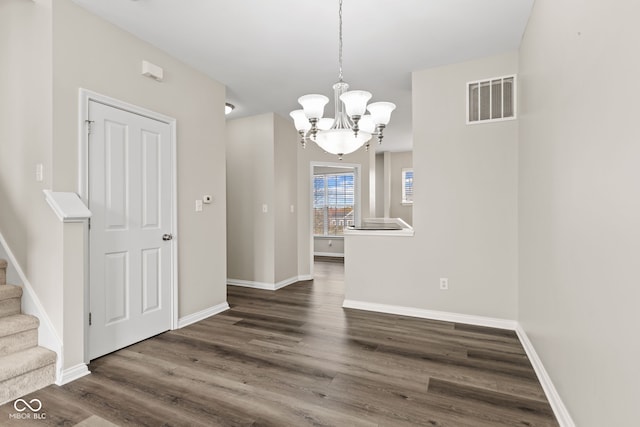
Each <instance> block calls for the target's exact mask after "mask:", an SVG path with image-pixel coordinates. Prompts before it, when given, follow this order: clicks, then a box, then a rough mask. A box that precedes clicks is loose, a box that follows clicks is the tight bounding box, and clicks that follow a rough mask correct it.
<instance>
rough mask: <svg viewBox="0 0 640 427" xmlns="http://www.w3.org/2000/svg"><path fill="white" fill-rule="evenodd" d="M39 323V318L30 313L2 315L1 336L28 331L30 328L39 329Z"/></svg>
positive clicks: (0, 323)
mask: <svg viewBox="0 0 640 427" xmlns="http://www.w3.org/2000/svg"><path fill="white" fill-rule="evenodd" d="M39 325H40V321H39V320H38V318H37V317H35V316H30V315H28V314H14V315H11V316H5V317H0V338H2V337H6V336H9V335H13V334H17V333H18V332H24V331H28V330H29V329H37V328H38V326H39Z"/></svg>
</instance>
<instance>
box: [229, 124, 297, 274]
mask: <svg viewBox="0 0 640 427" xmlns="http://www.w3.org/2000/svg"><path fill="white" fill-rule="evenodd" d="M296 139H297V133H296V131H295V129H294V128H293V127H292V126H290V124H289V122H288V120H285V119H283V118H282V117H280V116H278V115H277V114H273V113H267V114H262V115H259V116H252V117H244V118H240V119H235V120H229V121H227V171H228V175H227V176H228V180H227V189H228V191H227V212H228V222H227V230H228V242H227V248H228V259H227V265H228V275H229V276H228V277H229V278H230V279H234V280H242V281H248V282H258V283H267V284H275V283H278V282H281V281H285V280H288V279H296V278H297V277H298V258H297V257H298V247H297V243H298V240H297V229H298V228H297V227H298V224H297V217H298V212H297V204H298V203H297V183H296V174H297V165H296V158H297V153H296V149H297V147H296ZM265 204H266V205H267V213H264V212H263V211H262V206H263V205H265ZM292 205H293V207H294V212H291V206H292Z"/></svg>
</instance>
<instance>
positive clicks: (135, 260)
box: [88, 101, 173, 359]
mask: <svg viewBox="0 0 640 427" xmlns="http://www.w3.org/2000/svg"><path fill="white" fill-rule="evenodd" d="M89 120H90V121H91V122H92V123H91V133H90V136H89V197H88V199H89V209H90V210H91V212H92V217H91V226H90V231H89V251H90V273H89V280H90V286H89V292H90V297H89V299H90V324H91V326H90V327H89V358H90V359H94V358H96V357H99V356H102V355H104V354H107V353H110V352H112V351H115V350H118V349H120V348H123V347H126V346H128V345H130V344H133V343H136V342H138V341H141V340H144V339H146V338H149V337H151V336H153V335H157V334H159V333H161V332H164V331H166V330H168V329H170V328H171V304H172V301H171V289H172V283H171V281H172V274H171V270H172V252H171V245H172V241H171V240H163V239H170V238H171V237H172V232H173V230H172V212H173V206H172V203H173V197H172V185H171V184H172V158H171V128H170V126H169V124H167V123H164V122H160V121H157V120H153V119H150V118H148V117H143V116H140V115H137V114H133V113H130V112H127V111H124V110H120V109H118V108H114V107H110V106H107V105H104V104H100V103H98V102H95V101H90V102H89Z"/></svg>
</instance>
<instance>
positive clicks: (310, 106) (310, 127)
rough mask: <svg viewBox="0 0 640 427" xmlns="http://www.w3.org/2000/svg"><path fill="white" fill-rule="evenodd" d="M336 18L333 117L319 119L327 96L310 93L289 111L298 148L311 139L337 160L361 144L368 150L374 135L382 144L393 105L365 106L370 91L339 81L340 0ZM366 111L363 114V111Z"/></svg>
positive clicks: (340, 72) (384, 103)
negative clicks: (336, 41) (337, 43)
mask: <svg viewBox="0 0 640 427" xmlns="http://www.w3.org/2000/svg"><path fill="white" fill-rule="evenodd" d="M338 17H339V21H340V32H339V38H338V40H339V53H338V64H339V72H338V82H337V83H336V84H334V85H333V96H334V98H333V99H334V106H335V118H322V116H323V115H324V107H325V105H327V103H328V102H329V98H327V97H326V96H324V95H318V94H311V95H304V96H301V97H300V98H298V102H299V103H300V105H302V109H301V110H295V111H292V112H291V113H290V114H289V115H290V116H291V118H293V121H294V124H295V127H296V130H297V131H298V133H299V134H300V142H301V143H302V147H305V146H306V143H307V141H313V142H315V143H316V144H318V146H319V147H320V148H322V149H323V150H324V151H326V152H328V153H331V154H336V155H337V156H338V158H339V159H340V160H342V156H344V155H345V154H349V153H353V152H354V151H356V150H357V149H358V148H360V147H362V146H363V145H364V146H365V149H366V150H367V151H368V150H369V140H370V139H371V138H372V137H373V136H376V137H377V138H378V143H379V144H381V143H382V138H383V131H384V128H385V127H386V126H387V124H389V120H390V119H391V112H392V111H393V110H395V108H396V106H395V104H393V103H391V102H374V103H371V104H369V105H367V102H369V100H370V99H371V96H372V95H371V93H370V92H367V91H364V90H352V91H347V89H349V85H348V84H347V83H346V82H344V81H343V80H342V0H340V3H339V12H338ZM367 110H368V111H369V113H370V114H365V112H366V111H367Z"/></svg>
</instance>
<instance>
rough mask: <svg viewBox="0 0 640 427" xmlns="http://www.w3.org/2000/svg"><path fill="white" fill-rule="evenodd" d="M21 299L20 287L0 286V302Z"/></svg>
mask: <svg viewBox="0 0 640 427" xmlns="http://www.w3.org/2000/svg"><path fill="white" fill-rule="evenodd" d="M20 297H22V287H20V286H16V285H9V284H6V285H0V301H2V300H5V299H10V298H20Z"/></svg>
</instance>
